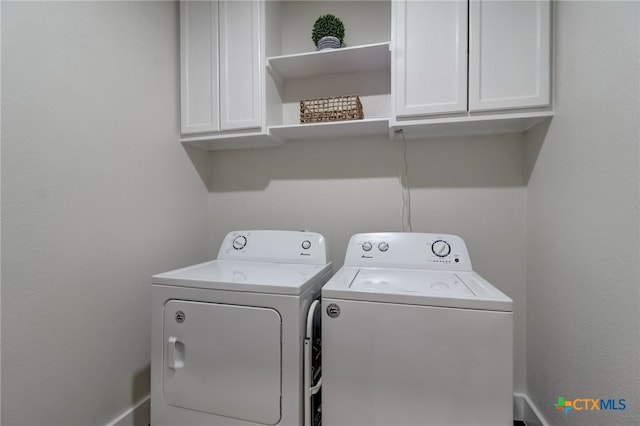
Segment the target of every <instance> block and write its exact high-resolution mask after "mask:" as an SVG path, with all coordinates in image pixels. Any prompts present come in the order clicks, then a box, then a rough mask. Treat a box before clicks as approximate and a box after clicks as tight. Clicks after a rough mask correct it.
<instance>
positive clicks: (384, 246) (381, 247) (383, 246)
mask: <svg viewBox="0 0 640 426" xmlns="http://www.w3.org/2000/svg"><path fill="white" fill-rule="evenodd" d="M378 250H380V251H387V250H389V244H387V243H385V242H384V241H383V242H381V243H380V244H378Z"/></svg>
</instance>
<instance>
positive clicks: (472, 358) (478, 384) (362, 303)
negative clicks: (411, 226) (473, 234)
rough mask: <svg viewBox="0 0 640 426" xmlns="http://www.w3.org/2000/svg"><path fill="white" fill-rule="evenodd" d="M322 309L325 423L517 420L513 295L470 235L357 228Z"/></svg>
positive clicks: (490, 423)
mask: <svg viewBox="0 0 640 426" xmlns="http://www.w3.org/2000/svg"><path fill="white" fill-rule="evenodd" d="M322 311H323V313H322V316H323V318H322V328H323V330H322V365H323V375H322V376H323V378H322V380H323V383H322V423H323V425H324V426H345V425H369V426H374V425H380V426H389V425H404V426H409V425H411V426H413V425H437V426H445V425H451V426H461V425H486V426H500V425H505V426H506V425H512V424H513V313H512V300H511V299H510V298H508V297H507V296H505V295H504V294H503V293H501V292H500V291H499V290H497V289H496V288H495V287H493V286H492V285H491V284H489V283H488V282H487V281H486V280H484V279H483V278H482V277H481V276H480V275H478V274H477V273H475V272H474V271H473V270H472V268H471V261H470V259H469V254H468V252H467V248H466V246H465V244H464V241H463V240H462V239H461V238H459V237H457V236H453V235H440V234H424V233H370V234H356V235H354V236H353V237H352V238H351V240H350V241H349V246H348V248H347V254H346V258H345V263H344V266H343V267H342V268H341V269H340V270H339V271H338V272H337V273H336V274H335V275H334V277H333V278H332V279H331V280H330V281H329V282H328V283H327V284H326V285H325V286H324V287H323V289H322Z"/></svg>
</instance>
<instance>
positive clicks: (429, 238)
mask: <svg viewBox="0 0 640 426" xmlns="http://www.w3.org/2000/svg"><path fill="white" fill-rule="evenodd" d="M344 263H345V265H346V266H370V267H375V266H380V267H391V268H412V269H435V270H448V271H471V270H472V268H471V259H470V258H469V252H468V251H467V246H466V245H465V243H464V241H463V240H462V238H460V237H458V236H457V235H448V234H428V233H419V232H374V233H366V234H355V235H354V236H353V237H351V240H349V246H348V247H347V254H346V257H345V262H344Z"/></svg>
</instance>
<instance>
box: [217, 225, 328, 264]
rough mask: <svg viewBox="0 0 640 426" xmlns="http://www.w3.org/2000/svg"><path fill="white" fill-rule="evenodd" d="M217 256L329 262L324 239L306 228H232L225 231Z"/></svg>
mask: <svg viewBox="0 0 640 426" xmlns="http://www.w3.org/2000/svg"><path fill="white" fill-rule="evenodd" d="M218 259H223V260H243V261H257V262H276V263H306V264H313V265H326V264H327V263H329V256H328V253H327V246H326V243H325V239H324V237H323V236H322V235H321V234H318V233H317V232H306V231H262V230H257V231H232V232H229V233H228V234H227V236H226V237H225V239H224V241H223V243H222V245H221V246H220V250H219V252H218Z"/></svg>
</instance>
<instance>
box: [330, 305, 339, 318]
mask: <svg viewBox="0 0 640 426" xmlns="http://www.w3.org/2000/svg"><path fill="white" fill-rule="evenodd" d="M327 315H329V318H338V317H339V316H340V306H338V305H336V304H335V303H331V304H329V306H327Z"/></svg>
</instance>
